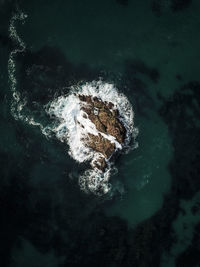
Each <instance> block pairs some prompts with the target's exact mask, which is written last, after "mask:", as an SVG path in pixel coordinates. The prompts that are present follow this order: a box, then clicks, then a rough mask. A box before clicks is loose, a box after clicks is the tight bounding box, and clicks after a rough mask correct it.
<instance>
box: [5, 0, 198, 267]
mask: <svg viewBox="0 0 200 267" xmlns="http://www.w3.org/2000/svg"><path fill="white" fill-rule="evenodd" d="M186 2H187V3H186ZM175 3H179V6H178V7H179V10H177V11H175V10H174V9H173V5H175ZM184 3H185V4H184ZM16 6H18V8H16ZM155 7H156V9H155ZM18 9H20V10H23V12H25V13H26V14H27V18H26V20H25V23H24V24H23V23H20V22H18V23H16V29H17V32H18V34H19V35H20V37H21V39H22V40H23V41H24V42H25V44H26V50H25V51H24V52H23V53H19V54H18V56H17V57H16V59H15V62H16V67H17V72H16V80H17V83H18V84H17V90H18V91H19V92H20V93H21V95H22V96H23V97H24V98H25V97H26V98H27V99H28V101H27V105H26V109H25V113H26V112H27V114H29V115H30V114H31V116H34V118H36V119H37V121H39V122H40V123H41V124H45V125H46V123H47V124H49V123H50V120H49V118H48V117H46V115H45V114H44V111H43V110H42V108H41V107H42V106H43V105H44V104H47V103H48V102H49V101H52V100H53V99H54V98H55V97H56V96H59V95H62V94H63V93H65V91H63V87H66V86H70V85H73V84H76V83H78V82H80V81H90V80H94V79H95V80H98V79H99V78H100V77H101V78H102V79H103V80H104V81H107V82H113V83H114V84H115V85H116V86H117V87H118V88H119V90H121V91H122V92H123V93H124V94H125V95H126V96H127V97H128V99H129V101H130V102H131V104H132V107H133V110H134V113H135V119H134V122H135V127H137V129H138V131H139V134H138V136H137V138H136V140H135V144H133V142H132V145H134V147H135V148H134V149H133V150H131V151H130V152H129V153H128V154H123V155H120V157H119V158H117V159H116V167H117V170H118V171H117V172H116V173H115V174H114V175H113V176H112V178H111V183H112V184H113V188H114V193H113V196H112V197H107V196H105V197H101V198H98V197H96V196H94V195H87V194H86V193H84V192H81V191H80V188H79V186H78V177H79V176H80V174H81V173H82V172H83V171H84V170H85V168H86V165H87V164H82V165H80V164H78V163H77V162H75V161H74V160H73V159H72V158H71V157H69V155H68V153H67V152H68V147H67V145H66V144H63V143H60V142H59V141H58V140H56V138H55V137H53V138H46V137H45V136H44V135H43V134H42V132H41V129H40V128H39V127H36V126H33V125H29V124H27V123H25V122H24V121H23V120H15V119H14V117H13V116H12V114H11V103H12V101H13V99H12V94H11V88H10V86H9V83H8V58H9V54H10V52H11V51H13V50H14V49H15V48H16V47H17V46H18V44H16V43H15V42H13V41H12V40H11V39H10V37H9V33H8V28H9V21H10V19H11V18H12V16H13V14H14V13H17V12H19V11H17V10H18ZM199 11H200V3H199V1H197V0H193V1H173V0H171V1H165V0H148V1H139V0H135V1H133V0H132V1H131V0H130V1H114V0H110V1H91V0H87V1H80V0H76V1H72V0H71V1H70V0H68V1H66V2H64V1H61V0H59V1H56V2H55V1H51V0H48V1H46V0H45V1H41V2H36V1H19V2H18V3H17V5H16V3H14V2H12V1H10V2H7V3H6V2H4V1H2V2H0V15H1V24H0V59H1V61H0V69H1V73H0V87H1V93H0V100H1V105H0V108H1V115H0V117H1V122H0V123H1V133H0V137H1V138H0V152H1V157H0V159H1V166H3V167H2V170H1V172H2V175H1V176H2V179H1V182H0V205H1V211H0V213H1V216H2V218H3V220H2V222H1V224H0V229H1V231H2V238H1V239H2V240H1V241H0V242H1V244H0V247H1V254H0V255H1V256H0V260H1V261H2V264H0V265H1V266H12V267H15V266H20V267H23V266H24V267H26V266H32V267H36V266H47V267H48V266H52V267H54V266H56V267H57V266H59V267H61V266H62V267H64V266H86V265H87V266H90V265H94V264H95V265H97V266H142V267H144V266H145V267H146V266H150V267H151V266H154V267H156V266H163V267H166V266H169V267H171V266H198V264H199V262H200V259H199V255H200V254H199V251H200V247H199V245H197V244H198V238H199V237H198V235H197V232H198V231H197V230H196V229H198V227H199V190H200V183H199V180H198V177H199V164H198V162H199V157H200V152H199V151H200V147H199V116H200V115H199V114H200V107H199V106H200V102H199V99H200V94H199V92H200V82H199V69H200V62H199V60H198V58H199V53H200V52H199V46H200V36H199V25H200V17H199ZM184 264H185V265H184Z"/></svg>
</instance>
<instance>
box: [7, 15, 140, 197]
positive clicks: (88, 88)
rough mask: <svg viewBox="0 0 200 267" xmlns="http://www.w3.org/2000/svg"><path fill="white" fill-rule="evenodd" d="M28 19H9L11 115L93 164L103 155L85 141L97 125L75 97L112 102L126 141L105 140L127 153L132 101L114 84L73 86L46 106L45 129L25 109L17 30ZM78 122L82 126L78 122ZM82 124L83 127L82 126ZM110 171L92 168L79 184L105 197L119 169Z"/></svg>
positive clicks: (131, 134) (134, 132)
mask: <svg viewBox="0 0 200 267" xmlns="http://www.w3.org/2000/svg"><path fill="white" fill-rule="evenodd" d="M26 17H27V15H26V14H24V13H22V12H21V13H19V14H15V15H14V16H13V17H12V18H11V20H10V26H9V33H10V38H11V39H12V40H13V41H14V42H15V43H16V47H17V48H16V49H15V50H13V51H12V52H11V53H10V56H9V60H8V75H9V82H10V88H11V92H12V96H13V99H12V103H11V113H12V115H13V116H14V118H15V119H17V120H22V121H24V122H26V123H28V124H30V125H34V126H38V127H39V128H40V129H41V132H42V133H43V134H44V135H45V136H47V137H51V136H52V134H54V135H55V136H56V138H57V139H58V140H60V141H61V142H63V143H66V144H68V146H69V152H68V153H69V155H70V156H71V157H72V158H73V159H75V160H76V161H77V162H79V163H82V162H86V161H90V162H91V165H93V162H94V161H95V160H96V159H98V158H99V157H100V156H102V154H100V153H98V152H96V151H94V150H92V149H91V148H89V147H88V146H87V145H86V144H85V142H84V138H85V137H87V135H88V133H92V134H93V135H98V134H99V131H98V130H97V129H96V127H95V125H94V124H93V123H92V122H91V121H90V120H89V119H88V118H84V116H83V110H81V105H80V99H79V98H78V97H77V95H76V94H81V95H86V96H92V97H97V98H100V99H101V100H102V101H109V102H112V103H113V104H114V106H115V108H116V109H118V111H119V114H120V120H121V122H122V123H123V125H124V127H125V128H126V138H125V141H124V144H123V145H121V144H120V143H118V142H117V140H116V139H115V138H114V137H113V136H110V135H107V134H103V133H101V134H102V135H104V138H107V139H109V141H110V142H112V143H115V147H116V150H122V149H123V151H125V152H126V151H128V150H129V149H130V145H129V144H130V140H131V138H132V137H133V138H135V136H136V135H137V129H136V128H134V124H133V119H134V113H133V109H132V106H131V104H130V102H129V101H128V99H127V97H126V96H125V95H124V94H122V93H120V92H119V91H118V90H117V88H116V87H115V85H114V84H112V83H107V82H103V81H101V80H99V81H93V82H88V83H84V84H81V85H78V86H72V87H70V88H69V89H70V90H69V93H68V94H66V95H62V96H60V97H58V98H56V99H53V100H52V101H50V102H49V103H48V104H47V105H45V106H43V110H44V112H46V113H47V114H48V115H49V116H50V117H51V118H54V123H53V125H51V126H48V127H45V126H44V125H43V124H42V123H41V122H40V121H37V120H36V119H35V118H34V117H33V116H32V114H31V111H30V110H28V108H27V107H26V104H27V101H26V98H25V97H24V96H23V97H22V95H21V93H20V92H19V90H18V84H17V78H16V61H15V57H16V55H17V54H18V53H23V52H24V51H25V49H26V45H25V43H24V42H23V40H22V39H21V38H20V36H19V35H18V33H17V30H16V25H15V24H16V22H17V21H21V22H22V23H23V22H24V20H25V18H26ZM77 122H79V123H77ZM81 125H84V127H82V126H81ZM106 163H107V168H106V170H105V171H104V172H102V171H101V170H99V169H98V168H94V167H93V168H90V169H88V170H86V171H85V173H84V174H82V175H80V177H79V185H80V187H81V189H82V190H84V191H85V192H93V193H95V194H97V195H102V194H106V193H107V192H109V191H110V189H111V184H110V183H109V179H110V176H111V174H112V171H113V170H116V168H115V167H114V166H113V163H111V162H110V161H109V159H107V160H106Z"/></svg>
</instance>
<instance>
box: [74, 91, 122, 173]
mask: <svg viewBox="0 0 200 267" xmlns="http://www.w3.org/2000/svg"><path fill="white" fill-rule="evenodd" d="M78 97H79V99H80V101H81V109H82V110H83V111H84V112H85V113H84V117H85V118H88V119H89V120H90V121H91V122H92V123H93V124H94V125H95V126H96V129H97V130H98V131H99V133H98V135H94V134H91V133H88V136H87V138H86V139H84V141H85V142H86V144H87V146H88V147H90V148H92V149H93V150H94V151H96V152H99V153H101V154H102V156H100V157H99V158H98V159H97V160H96V161H94V162H93V167H96V168H98V169H100V170H101V171H104V170H105V169H106V166H107V163H106V161H107V160H108V159H110V158H111V157H112V155H113V154H114V152H115V151H116V144H115V142H112V141H110V140H109V139H108V138H106V136H111V137H114V139H115V140H116V141H117V142H118V143H119V145H123V143H124V141H125V137H126V129H125V127H124V126H123V124H122V122H121V121H120V119H119V118H120V114H119V111H118V109H116V108H115V106H114V104H113V103H111V102H107V101H102V100H101V99H99V98H97V97H92V96H86V95H80V94H79V95H78ZM82 127H84V125H82Z"/></svg>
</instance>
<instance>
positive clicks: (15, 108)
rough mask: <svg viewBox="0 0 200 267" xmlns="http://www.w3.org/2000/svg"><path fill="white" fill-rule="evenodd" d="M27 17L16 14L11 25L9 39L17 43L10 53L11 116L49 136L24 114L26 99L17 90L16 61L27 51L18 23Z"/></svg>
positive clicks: (42, 127) (45, 129) (21, 13)
mask: <svg viewBox="0 0 200 267" xmlns="http://www.w3.org/2000/svg"><path fill="white" fill-rule="evenodd" d="M26 18H27V15H26V14H25V13H23V12H21V11H18V13H16V14H14V15H13V16H12V18H11V20H10V24H9V37H10V38H11V40H12V41H13V43H15V45H16V48H15V49H14V50H12V51H11V52H10V55H9V58H8V79H9V85H10V89H11V92H12V96H13V99H12V101H11V114H12V115H13V117H14V118H15V119H16V120H22V121H24V122H26V123H28V124H30V125H33V126H38V127H39V128H40V129H41V131H42V133H43V134H45V135H48V128H46V127H44V126H43V125H42V124H41V123H40V122H38V121H36V120H35V118H34V117H33V116H32V115H30V114H27V113H25V112H24V108H25V107H26V103H27V101H26V98H25V97H24V96H23V97H22V95H21V93H20V92H19V91H18V90H17V86H18V85H17V78H16V61H15V58H16V56H17V54H20V53H23V52H24V51H25V50H26V44H25V43H24V41H23V40H22V39H21V37H20V36H19V34H18V33H17V29H16V23H17V22H18V21H19V22H21V23H22V24H23V23H24V22H25V19H26Z"/></svg>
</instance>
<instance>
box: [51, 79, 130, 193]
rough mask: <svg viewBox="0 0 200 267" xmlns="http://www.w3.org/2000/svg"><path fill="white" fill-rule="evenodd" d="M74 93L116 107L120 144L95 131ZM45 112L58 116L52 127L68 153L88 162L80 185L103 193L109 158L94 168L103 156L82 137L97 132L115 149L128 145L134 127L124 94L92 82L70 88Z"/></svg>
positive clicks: (106, 184) (106, 179)
mask: <svg viewBox="0 0 200 267" xmlns="http://www.w3.org/2000/svg"><path fill="white" fill-rule="evenodd" d="M77 94H80V95H87V96H93V97H97V98H100V99H101V100H102V101H109V102H112V103H113V104H114V107H115V108H116V109H118V110H119V113H120V120H121V121H122V123H123V125H124V126H125V128H126V131H127V134H126V139H125V143H124V145H123V146H122V145H121V144H120V143H118V142H117V140H116V139H115V137H113V136H111V135H108V134H104V133H102V132H99V131H98V130H97V129H96V127H95V125H94V124H93V123H92V122H91V121H90V120H89V119H88V117H87V116H84V115H86V113H85V112H84V111H83V110H82V109H81V101H80V99H79V97H78V96H77ZM46 111H47V113H48V114H49V115H50V116H54V117H56V118H57V119H58V124H57V125H56V126H55V127H54V128H52V130H53V131H54V132H55V134H56V136H57V138H58V139H59V140H60V141H62V142H66V143H68V145H69V154H70V156H72V157H73V158H74V159H75V160H76V161H78V162H80V163H81V162H84V161H90V162H91V166H92V167H93V168H92V169H90V170H87V171H86V172H85V173H84V174H83V175H82V176H81V177H80V179H79V184H80V186H81V188H82V189H83V190H85V191H92V192H94V193H97V194H100V193H107V192H108V191H109V190H110V188H111V185H110V184H109V178H110V173H111V168H112V167H111V164H110V163H109V159H108V160H106V161H107V164H108V168H107V169H106V171H105V172H102V171H100V170H98V168H94V164H93V163H94V162H95V161H96V160H97V159H98V158H99V157H103V155H102V154H100V153H97V152H95V151H94V150H92V149H90V148H89V147H88V146H87V145H86V142H85V139H86V137H87V136H88V133H91V134H93V135H98V134H101V135H102V136H103V137H104V138H107V139H108V140H110V141H111V142H112V143H115V147H116V150H122V149H123V148H124V149H125V148H128V144H129V142H130V139H131V137H132V135H133V133H135V128H134V125H133V117H134V113H133V110H132V106H131V104H130V102H129V101H128V99H127V97H126V96H125V95H124V94H122V93H119V91H118V90H117V89H116V87H115V86H114V84H111V83H106V82H103V81H101V80H99V81H93V82H89V83H86V84H83V85H79V86H73V87H71V88H70V93H69V94H68V95H65V96H60V97H59V98H58V99H54V100H53V101H52V102H51V103H49V104H48V105H47V107H46Z"/></svg>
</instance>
